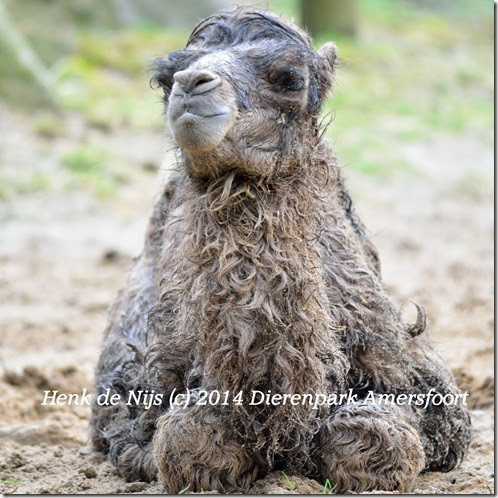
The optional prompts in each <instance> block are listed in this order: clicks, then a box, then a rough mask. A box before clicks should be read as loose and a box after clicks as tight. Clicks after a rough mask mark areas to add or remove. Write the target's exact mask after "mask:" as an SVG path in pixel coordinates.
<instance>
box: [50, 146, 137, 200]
mask: <svg viewBox="0 0 498 498" xmlns="http://www.w3.org/2000/svg"><path fill="white" fill-rule="evenodd" d="M60 161H61V164H62V166H63V167H64V168H65V169H66V170H67V171H68V172H69V173H70V175H69V181H68V183H67V187H68V188H70V189H81V188H84V189H87V190H88V189H89V190H91V191H92V192H93V193H94V194H96V195H97V196H98V197H101V198H107V197H112V196H114V195H115V194H116V192H117V189H118V188H119V186H121V185H124V184H126V183H128V182H129V180H130V174H129V173H128V172H127V171H126V169H125V168H124V167H123V165H122V164H120V162H119V160H118V159H117V158H115V157H111V156H110V155H109V154H108V153H107V152H106V151H104V150H102V149H100V148H96V147H94V146H91V145H86V146H80V147H76V148H75V149H73V150H71V151H69V152H66V153H65V154H63V155H62V156H61V158H60Z"/></svg>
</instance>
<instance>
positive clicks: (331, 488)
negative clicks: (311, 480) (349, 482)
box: [322, 479, 337, 495]
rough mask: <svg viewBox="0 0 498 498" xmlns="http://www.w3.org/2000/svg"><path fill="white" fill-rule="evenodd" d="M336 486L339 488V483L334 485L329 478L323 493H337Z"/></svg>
mask: <svg viewBox="0 0 498 498" xmlns="http://www.w3.org/2000/svg"><path fill="white" fill-rule="evenodd" d="M336 488H337V484H334V485H333V486H332V484H331V483H330V480H329V479H327V480H326V481H325V484H324V485H323V491H322V495H333V494H335V489H336Z"/></svg>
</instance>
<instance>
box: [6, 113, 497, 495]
mask: <svg viewBox="0 0 498 498" xmlns="http://www.w3.org/2000/svg"><path fill="white" fill-rule="evenodd" d="M1 112H2V113H3V116H5V117H7V119H3V118H2V119H1V120H0V136H2V149H1V157H2V161H1V166H0V167H1V168H2V169H3V171H2V173H5V175H7V176H8V175H9V174H10V175H24V174H27V173H29V172H30V171H31V172H32V171H37V170H39V169H40V168H41V169H43V170H44V171H45V172H47V171H48V172H53V174H54V175H58V174H59V169H58V168H60V166H58V165H57V161H55V160H54V158H56V157H57V155H58V153H59V152H60V150H62V149H63V148H64V146H65V145H64V144H65V140H66V141H67V140H73V141H74V140H76V141H77V140H78V133H83V132H82V131H81V126H79V125H78V123H77V122H76V123H73V124H71V125H70V126H69V129H70V131H69V132H67V133H66V138H61V139H59V140H56V141H48V140H47V139H43V138H41V137H39V136H38V135H37V134H36V133H35V131H34V130H33V129H32V127H31V125H30V124H29V122H30V121H29V117H28V116H22V115H19V114H16V113H14V112H12V111H7V110H6V109H2V110H1ZM71 130H72V131H71ZM84 133H90V134H91V137H90V138H91V139H92V140H93V141H96V142H99V141H100V142H102V143H105V146H106V147H108V148H110V149H115V150H116V151H119V153H120V154H122V155H124V156H126V157H128V158H129V159H130V160H132V161H136V162H135V167H136V171H135V172H134V175H133V182H132V183H133V185H129V186H128V187H125V188H124V189H123V190H122V191H121V192H120V195H119V196H118V198H117V199H116V200H112V201H105V202H103V201H97V200H95V198H94V197H93V196H92V195H91V194H90V193H88V192H85V191H84V190H82V189H76V190H67V189H64V188H58V189H57V188H56V189H55V190H50V191H40V192H36V193H31V194H29V195H19V196H17V197H15V198H11V199H9V200H7V201H1V203H0V227H1V230H0V233H1V244H0V343H1V350H0V366H1V372H0V399H1V403H0V480H1V482H2V484H0V490H1V491H2V492H4V493H51V494H58V493H65V494H67V493H71V494H72V493H94V494H95V493H159V492H161V489H160V487H159V485H158V484H157V483H152V484H147V483H143V482H135V483H126V482H125V481H123V480H122V479H120V478H119V477H118V476H117V475H116V473H115V471H114V470H113V468H112V467H111V465H110V464H109V463H108V462H107V461H106V459H105V457H104V456H103V455H101V454H98V453H95V452H94V451H93V450H92V448H91V446H90V444H89V440H88V416H89V408H88V407H86V406H60V407H46V406H41V401H42V396H43V394H42V393H43V390H46V389H50V390H59V391H60V392H66V393H78V392H80V391H81V389H82V388H85V387H86V388H88V389H91V386H92V369H93V366H94V364H95V361H96V358H97V352H98V348H99V342H100V336H101V333H102V330H103V328H104V324H105V317H106V309H107V307H108V305H109V304H110V302H111V301H112V299H113V296H114V295H115V293H116V291H117V290H118V288H119V287H120V285H121V284H122V283H123V281H124V278H125V274H126V270H127V267H128V266H129V264H130V262H131V258H132V257H133V256H134V255H136V254H137V253H138V252H139V250H140V246H141V243H142V236H143V232H144V228H145V222H146V219H147V217H148V213H149V211H150V207H151V205H152V202H153V198H154V192H156V191H157V188H158V185H159V179H158V176H160V173H161V172H160V173H159V174H156V173H151V172H150V171H149V170H150V169H151V168H150V167H142V165H144V164H145V163H146V162H147V161H150V160H151V159H152V160H155V161H156V162H158V161H159V158H160V157H162V155H163V154H164V152H165V149H166V145H165V144H166V141H165V140H164V139H163V138H162V137H160V136H157V137H154V136H151V135H147V134H144V135H140V134H137V132H136V131H133V130H129V131H126V130H121V131H119V133H117V134H113V135H112V140H111V137H110V136H108V135H107V136H106V135H105V134H104V133H103V132H101V131H100V132H99V131H97V130H93V131H92V130H89V131H88V130H87V131H85V132H84ZM86 138H88V137H86ZM66 145H67V144H66ZM403 151H404V153H406V156H407V159H409V160H410V161H411V162H412V163H416V164H417V165H418V166H417V171H416V172H415V173H414V174H410V175H409V176H406V175H400V176H399V177H396V178H393V179H389V180H380V179H376V178H373V177H366V176H360V175H359V174H357V173H355V172H354V171H352V170H351V171H349V168H348V169H347V170H346V174H347V176H348V177H349V185H350V188H351V191H352V193H353V196H354V198H355V200H356V205H357V208H358V210H359V212H360V214H361V216H362V218H363V219H364V221H365V222H366V224H367V226H368V228H369V230H370V232H371V233H372V235H373V239H374V241H375V242H376V244H377V245H378V247H379V249H380V253H381V257H382V262H383V274H384V280H385V284H386V286H387V288H388V289H389V290H390V291H391V292H392V294H393V295H394V296H395V298H396V299H397V300H398V301H399V302H400V303H402V304H405V305H406V312H407V314H408V315H410V314H411V313H412V311H413V310H412V307H411V305H410V300H414V301H416V302H419V303H421V304H423V305H424V306H425V307H426V310H427V313H428V317H429V323H430V331H429V332H428V334H429V337H430V339H431V340H432V342H433V345H434V347H435V349H436V350H437V351H439V353H440V354H441V355H442V356H443V357H444V358H445V360H446V361H447V362H448V364H449V365H450V367H451V368H452V369H453V370H454V372H455V374H456V375H457V378H458V379H459V382H460V383H461V386H462V388H463V389H464V390H468V391H469V392H470V393H471V395H470V398H469V404H470V407H471V409H472V418H473V424H474V429H475V434H474V438H473V441H472V445H471V450H470V453H469V455H468V458H467V459H466V460H465V461H464V463H463V464H462V466H461V467H460V468H459V469H458V470H455V471H453V472H450V473H447V474H440V473H427V474H425V475H421V476H420V477H419V478H418V479H417V481H416V483H415V486H414V490H415V491H416V492H423V493H439V492H444V493H492V492H493V491H494V457H493V449H494V445H493V418H494V417H493V391H494V379H493V214H492V206H493V163H492V148H491V145H489V144H488V145H485V144H483V142H482V141H481V140H480V139H479V137H474V136H472V135H468V136H467V135H466V136H460V137H458V139H456V138H454V137H450V136H445V135H441V136H433V137H431V138H430V139H427V141H425V142H421V143H410V144H407V145H406V147H404V148H403ZM290 479H291V481H292V482H293V484H294V486H295V489H294V492H295V493H313V492H314V493H322V491H323V483H317V482H315V481H311V480H308V479H300V478H298V477H294V476H290ZM253 491H254V492H255V493H286V492H287V493H288V492H290V491H289V485H288V483H287V481H286V480H285V478H284V477H283V476H282V475H280V474H272V475H270V476H268V477H267V478H266V479H264V480H263V481H259V482H258V483H256V485H255V487H254V488H253Z"/></svg>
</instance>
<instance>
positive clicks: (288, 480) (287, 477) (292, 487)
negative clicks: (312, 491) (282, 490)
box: [282, 471, 296, 492]
mask: <svg viewBox="0 0 498 498" xmlns="http://www.w3.org/2000/svg"><path fill="white" fill-rule="evenodd" d="M282 474H283V476H284V477H285V480H286V481H287V487H288V488H289V491H291V492H292V491H294V490H295V489H296V485H295V484H294V483H293V482H292V481H291V480H290V478H289V476H288V475H287V474H286V473H285V472H284V471H282Z"/></svg>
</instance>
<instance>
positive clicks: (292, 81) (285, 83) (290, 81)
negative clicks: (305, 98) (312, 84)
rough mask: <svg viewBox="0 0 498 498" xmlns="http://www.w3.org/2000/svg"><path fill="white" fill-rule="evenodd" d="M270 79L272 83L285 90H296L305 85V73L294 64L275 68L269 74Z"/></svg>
mask: <svg viewBox="0 0 498 498" xmlns="http://www.w3.org/2000/svg"><path fill="white" fill-rule="evenodd" d="M268 79H269V81H270V83H272V84H273V85H277V86H278V87H279V89H283V90H290V91H292V92H296V91H298V90H301V89H302V88H303V87H304V76H303V74H302V73H301V72H300V71H299V70H298V69H296V68H295V67H292V66H285V67H281V68H278V69H275V70H274V71H272V72H271V73H270V74H269V76H268Z"/></svg>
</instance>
